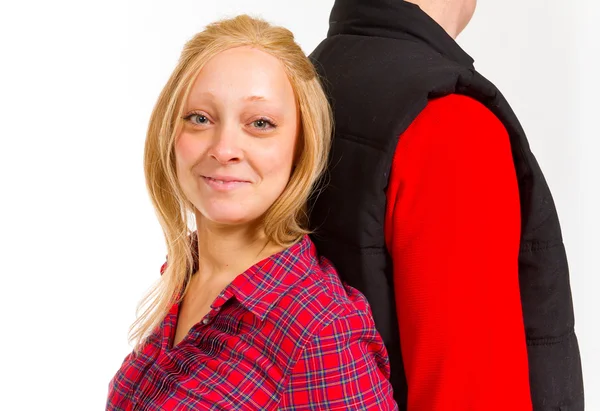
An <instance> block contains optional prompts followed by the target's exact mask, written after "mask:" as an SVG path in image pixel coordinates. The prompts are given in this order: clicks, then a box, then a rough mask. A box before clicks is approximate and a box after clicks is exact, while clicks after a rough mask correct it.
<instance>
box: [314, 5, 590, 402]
mask: <svg viewBox="0 0 600 411" xmlns="http://www.w3.org/2000/svg"><path fill="white" fill-rule="evenodd" d="M414 3H415V4H413V3H409V2H405V1H402V0H337V1H336V2H335V5H334V7H333V10H332V12H331V18H330V28H329V32H328V36H327V38H326V39H325V40H324V41H323V42H322V43H321V44H320V45H319V46H318V47H317V49H316V50H315V51H314V52H313V53H312V55H311V58H312V59H313V61H314V62H315V65H316V67H317V69H318V70H319V71H320V73H321V75H322V76H323V81H324V86H325V88H326V90H327V93H328V95H329V97H330V100H331V103H332V106H333V109H334V116H335V136H334V141H333V147H332V154H331V158H330V166H329V170H328V175H327V176H326V180H327V185H326V188H325V189H324V191H323V192H322V193H321V195H320V196H319V197H318V199H317V200H316V202H315V203H314V204H313V206H312V209H311V215H310V218H311V222H312V224H313V227H314V230H315V234H314V235H313V239H314V241H315V242H316V243H317V248H318V249H319V250H320V252H321V253H322V254H323V255H325V256H326V257H328V258H329V259H331V260H332V261H333V263H334V265H335V266H336V268H337V269H338V271H339V272H340V275H341V276H342V277H343V279H344V280H345V281H347V282H348V283H349V284H350V285H352V286H355V287H356V288H358V289H359V290H361V291H362V292H363V293H365V295H366V296H367V298H368V299H369V302H370V303H371V306H372V309H373V314H374V316H375V319H376V322H377V327H378V329H379V331H380V333H381V334H382V336H383V338H384V341H385V343H386V346H387V348H388V352H389V355H390V361H391V366H392V384H393V385H394V390H395V396H396V400H397V401H398V404H399V406H400V409H407V410H409V411H417V410H418V411H421V410H422V411H441V410H460V411H464V410H475V411H479V410H485V411H492V410H531V409H532V408H533V409H534V410H536V411H538V410H539V411H542V410H543V411H546V410H548V411H550V410H553V411H555V410H569V411H573V410H583V384H582V376H581V364H580V356H579V348H578V345H577V339H576V336H575V333H574V318H573V305H572V300H571V290H570V285H569V273H568V267H567V261H566V256H565V250H564V246H563V244H562V237H561V231H560V225H559V222H558V217H557V213H556V209H555V207H554V203H553V200H552V196H551V194H550V191H549V189H548V186H547V184H546V182H545V180H544V176H543V174H542V172H541V170H540V168H539V166H538V164H537V162H536V160H535V158H534V156H533V154H532V153H531V151H530V149H529V145H528V143H527V139H526V137H525V133H524V131H523V130H522V128H521V126H520V125H519V122H518V120H517V118H516V117H515V115H514V113H513V112H512V110H511V108H510V106H509V105H508V103H507V102H506V101H505V100H504V98H503V97H502V95H501V93H500V92H499V91H498V90H497V89H496V88H495V86H494V85H492V84H491V83H490V82H488V81H487V80H486V79H484V78H483V77H482V76H481V75H480V74H479V73H477V72H476V71H475V69H474V68H473V60H472V59H471V58H470V57H469V56H468V55H467V54H466V53H465V52H464V51H463V50H462V49H461V48H460V47H459V46H458V45H457V44H456V42H455V41H454V38H455V37H456V36H457V35H458V34H459V33H460V32H461V31H462V30H463V29H464V27H465V26H466V24H467V23H468V22H469V20H470V19H471V16H472V14H473V12H474V9H475V0H421V1H418V0H414Z"/></svg>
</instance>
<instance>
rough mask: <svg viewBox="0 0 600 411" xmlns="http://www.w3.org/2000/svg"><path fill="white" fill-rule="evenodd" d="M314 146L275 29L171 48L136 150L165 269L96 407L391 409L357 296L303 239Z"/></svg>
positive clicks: (286, 49)
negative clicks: (177, 55)
mask: <svg viewBox="0 0 600 411" xmlns="http://www.w3.org/2000/svg"><path fill="white" fill-rule="evenodd" d="M330 135H331V113H330V108H329V105H328V103H327V100H326V97H325V95H324V93H323V91H322V89H321V86H320V83H319V81H318V78H317V76H316V74H315V71H314V69H313V66H312V65H311V63H310V62H309V60H308V59H307V58H306V56H305V55H304V53H303V52H302V50H301V49H300V48H299V46H298V45H297V44H296V43H295V42H294V39H293V35H292V34H291V33H290V32H289V31H288V30H286V29H283V28H279V27H273V26H270V25H269V24H268V23H266V22H264V21H261V20H257V19H253V18H250V17H248V16H239V17H237V18H234V19H231V20H224V21H220V22H217V23H214V24H212V25H209V26H208V27H207V28H206V29H205V30H204V31H203V32H201V33H199V34H197V35H196V36H195V37H194V38H193V39H192V40H190V41H189V42H188V43H187V44H186V46H185V48H184V50H183V52H182V55H181V59H180V62H179V64H178V66H177V67H176V69H175V71H174V72H173V74H172V76H171V78H170V79H169V81H168V83H167V84H166V86H165V88H164V89H163V91H162V93H161V95H160V97H159V99H158V102H157V104H156V107H155V109H154V111H153V113H152V117H151V120H150V125H149V130H148V135H147V139H146V149H145V173H146V180H147V185H148V189H149V192H150V196H151V198H152V202H153V204H154V206H155V208H156V211H157V215H158V218H159V220H160V223H161V225H162V227H163V230H164V235H165V239H166V244H167V249H168V263H167V264H165V266H163V270H162V272H163V274H162V277H161V279H160V282H159V283H158V284H157V286H156V288H155V289H154V290H153V292H152V293H150V294H149V296H148V297H147V298H146V300H145V301H144V302H143V304H142V306H144V307H146V309H145V310H143V311H142V312H141V314H140V316H139V317H138V319H137V321H136V322H135V323H134V324H133V327H132V335H131V336H132V340H133V341H134V342H135V344H136V345H135V348H134V351H133V352H132V353H131V354H129V355H128V356H127V357H126V359H125V361H124V362H123V365H122V366H121V368H120V370H119V371H118V372H117V374H116V375H115V377H114V378H113V380H112V381H111V383H110V388H109V395H108V403H107V410H133V409H136V410H209V409H210V410H272V409H278V410H286V409H290V410H291V409H293V410H304V409H306V410H308V409H310V410H392V409H396V404H395V403H394V401H393V397H392V389H391V386H390V384H389V382H388V378H389V361H388V358H387V352H386V350H385V347H384V345H383V342H382V340H381V338H380V336H379V335H378V333H377V332H376V330H375V326H374V322H373V318H372V316H371V312H370V309H369V306H368V305H367V302H366V300H365V298H364V296H363V295H361V294H360V293H359V292H357V291H356V290H355V289H352V288H350V287H345V286H343V285H342V283H341V282H340V280H339V278H338V276H337V274H336V272H335V270H334V268H333V267H332V266H331V265H330V263H329V262H328V261H327V260H324V259H320V258H319V257H318V255H317V253H316V250H315V247H314V245H313V244H312V243H311V240H310V239H309V237H308V235H307V230H306V218H305V206H306V202H307V199H308V197H309V196H310V194H311V190H312V189H313V186H314V184H315V181H316V180H317V178H318V177H319V175H320V173H321V171H322V170H323V168H324V164H325V162H326V159H327V154H328V147H329V143H330ZM348 223H349V224H350V223H351V222H348ZM190 226H193V227H194V229H193V230H190V229H189V228H188V227H190Z"/></svg>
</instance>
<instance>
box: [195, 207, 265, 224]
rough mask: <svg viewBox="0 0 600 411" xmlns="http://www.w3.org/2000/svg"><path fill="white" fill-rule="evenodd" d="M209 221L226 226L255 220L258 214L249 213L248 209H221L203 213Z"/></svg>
mask: <svg viewBox="0 0 600 411" xmlns="http://www.w3.org/2000/svg"><path fill="white" fill-rule="evenodd" d="M203 216H204V218H206V220H207V221H210V222H211V223H212V224H217V225H224V226H236V225H246V224H249V223H252V222H253V221H255V220H256V219H257V218H258V216H254V215H252V214H250V213H248V211H247V210H229V211H228V212H227V211H226V210H219V211H215V212H212V213H206V214H203Z"/></svg>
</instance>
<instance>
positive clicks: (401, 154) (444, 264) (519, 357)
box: [385, 95, 532, 411]
mask: <svg viewBox="0 0 600 411" xmlns="http://www.w3.org/2000/svg"><path fill="white" fill-rule="evenodd" d="M387 198H388V205H387V210H386V214H387V215H386V227H385V231H386V242H387V246H388V249H389V250H390V252H391V254H392V260H393V264H394V287H395V295H396V305H397V310H398V320H399V324H400V338H401V347H402V356H403V358H404V364H405V368H406V370H405V371H406V376H407V381H408V387H409V393H408V411H449V410H472V411H484V410H485V411H494V410H506V409H510V410H519V411H520V410H531V409H532V406H531V399H530V392H529V378H528V365H527V350H526V344H525V331H524V326H523V315H522V310H521V300H520V295H519V282H518V252H519V238H520V225H521V222H520V207H519V191H518V186H517V179H516V173H515V168H514V164H513V160H512V155H511V150H510V143H509V139H508V134H507V132H506V130H505V128H504V127H503V125H502V123H501V122H500V121H499V120H498V119H497V118H496V117H495V116H494V115H493V114H492V113H491V112H490V111H489V110H488V109H487V108H485V107H484V106H483V105H482V104H480V103H479V102H477V101H475V100H473V99H470V98H468V97H465V96H459V95H451V96H447V97H444V98H440V99H437V100H433V101H431V102H430V103H429V104H428V105H427V107H426V108H425V110H424V111H423V112H422V113H421V114H420V115H419V116H418V117H417V119H416V120H415V121H414V122H413V124H412V125H411V126H410V128H409V129H408V130H407V131H406V132H405V133H404V134H403V135H402V136H401V137H400V141H399V143H398V146H397V149H396V152H395V155H394V162H393V166H392V171H391V177H390V185H389V188H388V192H387Z"/></svg>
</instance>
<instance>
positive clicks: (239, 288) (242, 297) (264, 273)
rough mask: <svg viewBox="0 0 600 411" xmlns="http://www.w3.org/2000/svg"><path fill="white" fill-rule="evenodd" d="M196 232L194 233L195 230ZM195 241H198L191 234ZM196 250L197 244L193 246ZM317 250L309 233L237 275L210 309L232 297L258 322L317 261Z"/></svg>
mask: <svg viewBox="0 0 600 411" xmlns="http://www.w3.org/2000/svg"><path fill="white" fill-rule="evenodd" d="M194 234H195V233H194ZM193 240H194V243H195V242H196V241H197V240H196V238H195V236H194V237H193ZM194 249H195V250H197V249H198V248H197V246H196V247H195V248H194ZM317 259H318V257H317V253H316V249H315V246H314V244H313V243H312V241H311V240H310V238H309V236H308V235H305V236H304V237H302V239H301V240H300V241H299V242H297V243H296V244H294V245H292V246H291V247H288V248H287V249H285V250H283V251H281V252H279V253H277V254H273V255H272V256H270V257H267V258H265V259H264V260H262V261H260V262H258V263H257V264H254V265H253V266H252V267H250V268H248V269H247V270H246V271H244V272H243V273H242V274H240V275H238V276H237V277H236V278H235V279H234V280H233V281H232V282H231V283H230V284H229V285H228V286H227V287H225V289H224V290H223V292H222V293H221V294H219V296H218V297H217V298H216V299H215V301H214V302H213V304H212V305H211V308H213V309H219V307H221V306H223V305H224V304H225V303H226V302H227V301H229V300H230V299H231V298H235V299H236V300H237V301H238V303H240V304H241V305H242V306H244V307H245V308H246V309H247V310H249V311H250V312H252V313H253V314H254V315H256V316H257V317H258V318H259V319H260V320H261V321H263V320H264V319H265V317H266V316H267V314H268V313H269V311H271V309H272V308H273V307H274V306H275V305H276V304H277V302H278V301H279V300H280V299H281V298H282V297H283V296H284V295H285V294H286V292H287V291H288V290H289V289H290V288H292V287H293V286H294V285H295V284H297V283H298V282H300V281H302V280H303V279H304V278H305V277H306V276H307V275H308V274H309V272H310V271H311V270H312V269H313V267H315V265H316V264H317Z"/></svg>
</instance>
